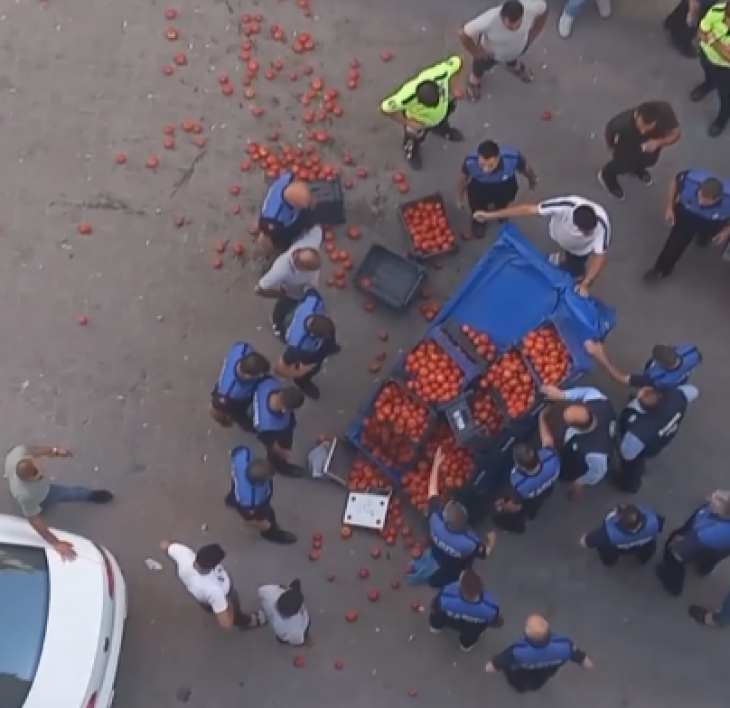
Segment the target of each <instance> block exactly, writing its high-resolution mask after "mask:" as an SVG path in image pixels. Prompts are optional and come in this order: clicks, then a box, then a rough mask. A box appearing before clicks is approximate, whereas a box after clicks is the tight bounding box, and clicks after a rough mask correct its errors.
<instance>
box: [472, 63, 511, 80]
mask: <svg viewBox="0 0 730 708" xmlns="http://www.w3.org/2000/svg"><path fill="white" fill-rule="evenodd" d="M500 63H501V62H498V61H497V60H496V59H473V60H472V62H471V73H472V74H474V76H476V77H477V78H478V79H481V78H482V76H484V74H486V73H487V72H488V71H491V70H492V69H494V67H495V66H497V64H500ZM519 63H520V60H519V59H515V60H514V61H508V62H505V66H508V67H510V69H516V68H517V65H518V64H519Z"/></svg>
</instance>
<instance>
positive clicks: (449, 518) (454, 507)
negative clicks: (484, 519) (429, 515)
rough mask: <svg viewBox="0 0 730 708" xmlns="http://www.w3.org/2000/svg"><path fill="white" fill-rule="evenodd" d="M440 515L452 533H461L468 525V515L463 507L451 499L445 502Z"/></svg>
mask: <svg viewBox="0 0 730 708" xmlns="http://www.w3.org/2000/svg"><path fill="white" fill-rule="evenodd" d="M442 513H443V516H444V521H445V522H446V525H447V526H448V527H449V528H450V529H451V530H452V531H463V530H464V529H466V528H467V526H468V525H469V515H468V514H467V513H466V511H465V510H464V507H463V506H462V505H461V504H459V503H458V502H456V501H454V500H453V499H451V500H450V501H448V502H446V504H445V505H444V510H443V512H442Z"/></svg>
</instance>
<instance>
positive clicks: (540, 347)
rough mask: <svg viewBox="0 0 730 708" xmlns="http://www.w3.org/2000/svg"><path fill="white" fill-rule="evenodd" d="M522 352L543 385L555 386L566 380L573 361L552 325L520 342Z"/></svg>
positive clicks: (537, 330)
mask: <svg viewBox="0 0 730 708" xmlns="http://www.w3.org/2000/svg"><path fill="white" fill-rule="evenodd" d="M522 350H523V352H524V353H525V356H526V357H527V358H528V359H529V360H530V363H531V364H532V366H533V367H534V368H535V372H536V373H537V375H538V376H539V377H540V381H542V383H543V384H548V385H550V386H557V385H558V384H561V383H562V382H563V381H565V379H566V378H568V374H569V373H570V371H571V369H572V367H573V360H572V358H571V356H570V352H569V351H568V348H567V347H566V346H565V344H564V343H563V340H562V339H561V338H560V335H559V334H558V332H557V330H556V329H555V327H553V326H552V325H545V326H543V327H540V329H536V330H534V331H533V332H530V333H529V334H528V335H527V336H526V337H525V338H524V339H523V340H522Z"/></svg>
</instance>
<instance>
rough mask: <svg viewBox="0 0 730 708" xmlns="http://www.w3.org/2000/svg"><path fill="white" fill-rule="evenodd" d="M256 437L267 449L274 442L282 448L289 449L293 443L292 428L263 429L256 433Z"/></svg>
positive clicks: (271, 446) (272, 445)
mask: <svg viewBox="0 0 730 708" xmlns="http://www.w3.org/2000/svg"><path fill="white" fill-rule="evenodd" d="M256 437H257V438H258V439H259V442H260V443H261V444H262V445H263V446H264V447H265V448H266V450H267V451H269V450H271V448H273V447H274V444H275V443H276V444H277V445H278V446H279V447H280V448H281V449H282V450H291V449H292V447H293V445H294V429H293V428H292V429H289V430H281V431H276V432H272V431H264V432H261V433H258V434H257V435H256Z"/></svg>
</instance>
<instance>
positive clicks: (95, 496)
mask: <svg viewBox="0 0 730 708" xmlns="http://www.w3.org/2000/svg"><path fill="white" fill-rule="evenodd" d="M112 499H114V495H113V494H112V493H111V492H110V491H108V490H107V489H97V490H96V491H93V492H91V496H90V497H89V501H91V502H94V504H108V503H109V502H110V501H111V500H112Z"/></svg>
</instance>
